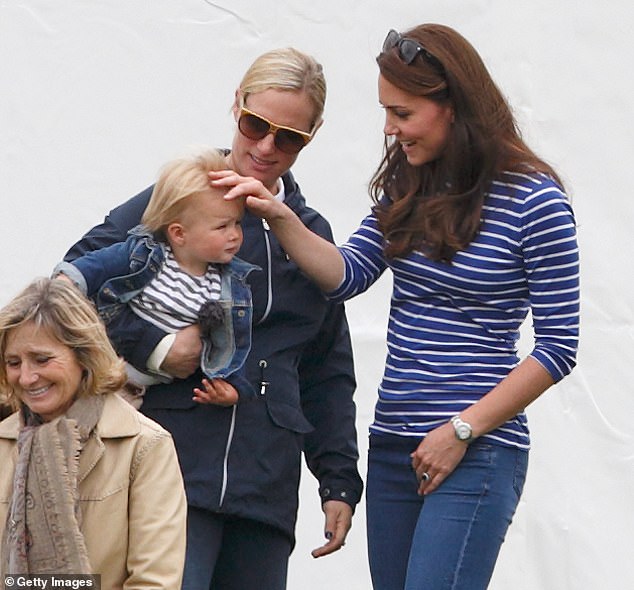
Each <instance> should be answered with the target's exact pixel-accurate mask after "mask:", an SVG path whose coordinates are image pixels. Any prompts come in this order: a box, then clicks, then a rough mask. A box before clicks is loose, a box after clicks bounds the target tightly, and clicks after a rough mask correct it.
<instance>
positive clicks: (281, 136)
mask: <svg viewBox="0 0 634 590" xmlns="http://www.w3.org/2000/svg"><path fill="white" fill-rule="evenodd" d="M275 145H276V146H277V147H278V149H280V150H281V151H283V152H285V153H287V154H297V153H298V152H299V151H300V150H301V149H302V148H303V147H304V146H305V145H306V141H305V140H304V138H303V137H302V136H301V135H300V134H299V133H295V131H291V130H290V129H279V130H278V132H277V133H276V134H275Z"/></svg>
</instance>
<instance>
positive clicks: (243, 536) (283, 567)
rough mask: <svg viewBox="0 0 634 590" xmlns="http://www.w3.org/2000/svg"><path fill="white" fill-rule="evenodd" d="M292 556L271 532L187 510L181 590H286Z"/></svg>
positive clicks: (282, 540)
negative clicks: (247, 589)
mask: <svg viewBox="0 0 634 590" xmlns="http://www.w3.org/2000/svg"><path fill="white" fill-rule="evenodd" d="M291 550H292V543H291V539H289V538H288V536H287V535H285V534H284V533H283V532H282V531H281V530H279V529H276V528H275V527H272V526H269V525H266V524H263V523H261V522H257V521H255V520H249V519H246V518H239V517H232V516H227V515H222V514H216V513H214V512H210V511H209V510H203V509H200V508H194V507H192V506H189V507H188V508H187V551H186V555H185V571H184V573H183V585H182V590H245V589H246V588H266V589H267V590H284V589H285V588H286V577H287V569H288V558H289V556H290V554H291Z"/></svg>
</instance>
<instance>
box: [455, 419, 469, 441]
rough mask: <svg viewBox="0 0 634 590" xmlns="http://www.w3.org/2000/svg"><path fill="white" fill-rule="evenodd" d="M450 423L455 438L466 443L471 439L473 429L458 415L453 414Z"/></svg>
mask: <svg viewBox="0 0 634 590" xmlns="http://www.w3.org/2000/svg"><path fill="white" fill-rule="evenodd" d="M451 425H452V426H453V429H454V431H455V433H456V438H457V439H458V440H461V441H462V442H466V443H467V444H468V443H470V442H471V441H472V440H473V429H472V428H471V424H469V423H468V422H465V421H464V420H463V419H462V418H460V416H454V417H453V418H452V419H451Z"/></svg>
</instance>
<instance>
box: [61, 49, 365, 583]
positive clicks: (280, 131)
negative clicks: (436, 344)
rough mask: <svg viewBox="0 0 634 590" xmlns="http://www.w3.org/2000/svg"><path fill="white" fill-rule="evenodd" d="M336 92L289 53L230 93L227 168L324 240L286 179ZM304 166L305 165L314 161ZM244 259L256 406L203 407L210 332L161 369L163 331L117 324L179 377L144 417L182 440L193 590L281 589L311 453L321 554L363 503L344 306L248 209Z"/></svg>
mask: <svg viewBox="0 0 634 590" xmlns="http://www.w3.org/2000/svg"><path fill="white" fill-rule="evenodd" d="M325 99H326V82H325V79H324V74H323V71H322V68H321V66H320V65H319V63H317V62H316V61H315V59H313V58H312V57H310V56H308V55H306V54H304V53H302V52H300V51H297V50H296V49H292V48H285V49H276V50H272V51H269V52H267V53H265V54H263V55H261V56H260V57H258V58H257V59H256V60H255V61H254V62H253V64H252V65H251V66H250V67H249V69H248V71H247V72H246V74H245V75H244V77H243V79H242V81H241V82H240V84H239V87H238V89H237V90H236V92H235V94H234V101H233V105H232V106H233V108H232V114H233V117H234V118H235V122H236V132H235V135H234V138H233V142H232V146H231V150H226V151H225V160H226V166H228V167H230V168H232V169H234V170H235V171H236V172H238V173H240V174H244V175H248V176H253V177H256V178H258V179H259V180H260V181H261V182H262V183H263V184H264V185H265V186H266V187H267V188H268V190H270V191H271V192H272V193H273V194H275V196H276V198H277V199H279V200H281V201H284V203H286V204H287V205H288V206H289V207H290V208H291V209H292V210H293V211H294V212H295V213H296V214H297V215H298V216H299V217H300V218H301V220H302V223H304V224H306V226H307V227H309V228H310V229H311V230H312V231H314V232H316V233H318V234H319V235H321V236H323V237H324V238H326V239H328V240H332V232H331V229H330V226H329V224H328V222H327V221H326V220H325V219H324V218H323V217H322V216H321V215H320V214H319V213H317V212H316V211H315V210H313V209H311V208H310V207H308V206H307V204H306V199H305V197H304V196H303V194H302V192H301V190H300V187H299V185H298V184H297V182H296V181H295V178H294V177H293V175H292V174H291V172H290V171H289V169H290V168H291V166H292V165H293V164H294V163H295V161H296V160H297V158H298V157H299V155H300V154H303V153H304V152H307V151H308V150H309V149H310V143H311V141H313V140H314V138H315V134H316V132H317V131H318V129H319V127H320V126H321V124H322V120H323V111H324V104H325ZM306 157H309V156H308V155H307V156H306ZM151 192H152V189H151V188H149V189H147V190H146V191H144V192H142V193H140V194H139V195H137V196H136V197H133V198H132V199H131V200H129V201H128V202H126V203H124V204H123V205H121V206H120V207H118V208H116V209H114V210H113V211H111V212H110V214H109V215H108V216H107V217H106V219H105V221H104V223H102V224H101V225H99V226H97V227H95V228H93V229H92V230H91V231H90V232H88V234H87V235H86V236H84V238H83V239H82V240H81V241H80V242H78V243H77V244H76V245H75V246H74V247H73V248H72V249H71V250H70V252H69V253H68V254H67V260H72V259H74V258H77V257H78V256H80V255H82V254H84V253H86V252H87V251H90V250H94V249H98V248H100V247H103V246H105V245H109V244H111V243H113V242H118V241H124V240H125V238H126V233H127V232H128V230H129V229H131V228H132V227H134V226H135V225H137V224H138V223H139V222H140V220H141V217H142V216H143V212H144V210H145V208H146V207H147V204H148V201H149V198H150V195H151ZM242 230H243V234H244V238H243V243H242V247H241V249H240V251H239V252H238V256H239V257H240V258H241V259H242V260H244V261H246V262H249V263H251V264H255V265H256V266H258V267H259V268H260V269H261V270H259V271H257V272H252V273H251V274H249V276H248V279H247V280H248V284H249V285H250V287H251V291H252V294H253V328H252V344H251V351H250V352H249V355H248V357H247V359H246V363H245V376H246V379H247V381H248V382H249V384H250V386H251V387H252V388H253V389H254V390H255V392H256V393H257V396H256V397H255V399H250V400H245V401H244V403H243V402H242V401H240V403H238V404H236V405H234V406H232V407H220V406H218V405H211V404H202V405H201V404H197V403H195V402H194V401H192V399H191V390H192V387H196V386H197V384H198V383H200V380H201V378H202V375H201V373H200V371H199V365H200V350H201V342H200V330H199V329H198V326H197V325H194V326H191V327H189V328H184V329H183V330H180V331H179V332H178V333H177V334H176V335H175V337H173V341H172V342H170V343H169V344H168V345H167V348H168V349H169V350H168V352H167V354H166V355H165V356H163V357H161V358H162V360H161V361H160V364H158V366H157V362H156V359H155V357H156V356H157V351H160V350H161V349H162V348H163V347H164V345H165V338H166V334H165V332H164V331H163V330H160V329H158V328H156V327H155V326H152V325H151V324H149V323H147V322H142V321H141V320H139V319H138V317H136V316H135V315H134V314H133V313H131V312H130V313H129V314H127V315H126V314H122V315H121V317H120V318H118V319H117V321H116V323H117V324H118V325H111V326H110V334H111V336H113V337H115V338H116V337H117V335H119V336H121V339H120V340H119V345H118V350H119V352H120V353H122V354H123V355H124V356H125V358H126V359H127V360H129V361H130V362H132V363H133V364H134V365H135V366H136V367H137V368H139V369H141V370H145V369H148V368H152V369H159V370H161V371H164V372H166V373H169V374H170V375H173V376H174V377H176V379H174V381H173V382H172V383H170V384H159V385H153V386H151V387H150V388H149V389H148V391H147V393H146V394H145V396H144V398H143V405H142V406H141V411H142V412H143V413H145V414H146V415H148V416H150V417H151V418H153V419H155V420H156V421H158V422H159V423H161V424H162V425H163V426H165V428H167V430H169V431H170V432H171V433H172V436H173V437H174V440H175V443H176V449H177V452H178V456H179V459H180V462H181V467H182V469H183V474H184V479H185V487H186V490H187V500H188V505H189V509H188V544H187V555H186V560H185V574H184V581H183V588H184V589H186V590H207V589H209V588H239V589H243V588H267V590H283V589H284V588H285V587H286V575H287V565H288V559H289V555H290V553H291V551H292V549H293V546H294V544H295V521H296V517H297V508H298V489H299V477H300V470H301V453H302V451H303V452H304V454H305V458H306V462H307V464H308V466H309V468H310V470H311V471H312V473H313V474H314V475H315V477H316V478H317V479H318V480H319V489H318V493H319V496H318V498H317V500H318V501H319V502H321V506H322V509H323V512H324V516H325V522H324V524H323V526H320V527H319V528H318V530H316V531H314V532H313V537H315V538H320V537H324V536H325V538H326V540H325V543H324V544H323V545H322V546H320V547H318V548H316V549H315V550H314V551H313V555H314V556H315V557H320V556H323V555H328V554H330V553H332V552H334V551H337V550H338V549H340V548H341V547H342V546H343V544H344V541H345V538H346V535H347V533H348V530H349V529H350V526H351V520H352V513H353V510H354V507H355V506H356V504H357V503H358V502H359V499H360V496H361V490H362V481H361V478H360V476H359V473H358V470H357V459H358V450H357V443H356V429H355V406H354V403H353V399H352V394H353V392H354V389H355V380H354V368H353V362H352V349H351V346H350V337H349V333H348V326H347V323H346V317H345V312H344V308H343V306H342V305H339V304H334V303H329V302H327V301H326V300H325V299H324V297H323V295H322V294H321V292H320V291H319V289H318V288H317V287H316V286H315V285H314V284H313V283H312V282H311V281H310V280H309V279H308V278H307V277H306V276H305V275H304V274H303V273H302V272H300V271H299V270H298V268H297V266H296V265H295V264H294V263H293V262H292V261H290V260H289V258H288V256H287V255H286V252H285V251H284V250H283V249H282V247H281V246H280V244H279V242H278V241H277V239H276V238H275V236H274V235H273V234H272V233H271V232H270V231H269V228H268V226H267V225H266V224H265V223H263V222H262V220H261V219H258V218H257V217H255V216H252V215H250V214H248V213H245V216H244V218H243V219H242Z"/></svg>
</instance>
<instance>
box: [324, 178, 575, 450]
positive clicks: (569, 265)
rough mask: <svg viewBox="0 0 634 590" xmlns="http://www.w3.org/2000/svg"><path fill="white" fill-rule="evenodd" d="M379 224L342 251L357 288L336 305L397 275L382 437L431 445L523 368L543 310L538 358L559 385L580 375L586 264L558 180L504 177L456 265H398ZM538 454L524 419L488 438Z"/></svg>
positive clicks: (365, 225) (341, 291) (379, 414)
mask: <svg viewBox="0 0 634 590" xmlns="http://www.w3.org/2000/svg"><path fill="white" fill-rule="evenodd" d="M383 243H384V240H383V235H382V234H381V232H380V231H379V229H378V226H377V220H376V217H375V216H374V215H369V216H368V217H366V218H365V219H364V220H363V222H362V224H361V226H360V227H359V229H358V230H357V231H356V232H355V233H354V234H353V235H352V236H351V237H350V239H349V240H348V242H347V243H346V244H344V245H343V246H341V247H340V252H341V254H342V255H343V257H344V261H345V278H344V280H343V282H342V284H341V285H340V286H339V287H338V288H337V289H336V290H335V291H333V292H332V293H330V294H329V296H330V298H332V299H335V300H339V301H342V300H345V299H349V298H351V297H353V296H355V295H357V294H359V293H362V292H364V291H365V290H366V289H368V288H369V287H370V285H372V283H374V282H375V281H376V280H377V279H378V278H379V276H380V275H381V274H382V273H383V271H384V270H385V269H386V268H388V267H389V268H390V269H391V270H392V273H393V275H394V285H393V292H392V299H391V306H390V317H389V323H388V332H387V349H388V352H387V359H386V364H385V372H384V375H383V379H382V381H381V384H380V386H379V391H378V394H379V397H378V401H377V404H376V408H375V416H374V422H373V424H372V425H371V426H370V431H371V432H372V433H376V434H380V433H391V434H397V435H402V436H418V437H420V436H424V435H425V434H426V433H427V432H429V431H430V430H433V429H434V428H436V427H437V426H440V425H441V424H442V423H443V422H446V421H447V420H448V419H449V418H450V417H451V416H453V415H455V414H457V413H459V412H460V411H462V410H463V409H465V408H466V407H468V406H469V405H470V404H473V403H475V402H476V401H478V399H480V398H481V397H482V396H483V395H484V394H486V393H487V392H488V391H489V390H491V389H492V388H493V387H494V386H495V385H496V384H497V383H498V382H500V381H501V380H502V379H504V377H505V376H506V375H507V374H508V373H509V372H510V371H511V370H512V369H513V368H514V367H515V366H516V365H517V364H518V362H519V358H518V353H517V346H516V345H517V341H518V339H519V329H520V326H521V324H522V323H523V321H524V319H525V318H526V316H527V313H528V310H529V309H530V310H531V313H532V317H533V329H534V337H535V345H534V348H533V350H532V352H531V353H530V354H531V356H532V357H533V358H535V359H536V360H537V361H538V362H539V363H541V364H542V365H543V366H544V367H545V368H546V370H547V371H548V372H549V373H550V374H551V375H552V377H553V379H554V380H555V381H559V380H560V379H561V378H562V377H564V376H565V375H567V374H568V373H569V372H570V371H571V370H572V368H573V367H574V365H575V358H576V352H577V342H578V335H579V253H578V248H577V241H576V230H575V221H574V217H573V213H572V210H571V207H570V205H569V203H568V200H567V198H566V196H565V195H564V194H563V193H562V191H561V190H560V188H559V187H558V186H557V185H556V184H555V183H554V182H553V181H552V180H551V179H550V178H548V177H546V176H544V175H541V174H539V175H538V174H535V175H526V174H519V173H504V174H502V175H501V176H500V177H499V180H497V181H495V182H493V184H492V186H491V189H490V191H489V193H488V194H487V196H486V199H485V203H484V207H483V211H482V225H481V230H480V232H479V233H478V235H477V236H476V238H475V239H474V240H473V242H472V243H471V244H470V245H469V247H468V248H467V249H466V250H463V251H460V252H458V253H457V254H456V255H455V257H454V259H453V261H452V263H451V264H447V263H442V262H434V261H431V260H429V259H428V258H427V257H425V256H424V255H423V254H422V253H420V252H413V253H411V254H410V255H408V256H407V257H406V258H397V259H392V260H387V259H386V258H385V256H384V254H383ZM484 436H485V437H486V438H487V439H489V441H490V442H494V443H498V444H502V445H510V446H516V447H520V448H528V446H529V442H530V441H529V433H528V427H527V423H526V416H525V414H524V413H522V414H520V415H518V416H516V417H515V418H514V419H513V420H510V421H509V422H507V423H506V424H504V425H502V426H501V427H500V428H498V429H496V430H493V431H492V432H490V433H488V434H486V435H484Z"/></svg>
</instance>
